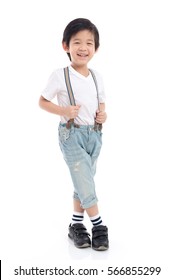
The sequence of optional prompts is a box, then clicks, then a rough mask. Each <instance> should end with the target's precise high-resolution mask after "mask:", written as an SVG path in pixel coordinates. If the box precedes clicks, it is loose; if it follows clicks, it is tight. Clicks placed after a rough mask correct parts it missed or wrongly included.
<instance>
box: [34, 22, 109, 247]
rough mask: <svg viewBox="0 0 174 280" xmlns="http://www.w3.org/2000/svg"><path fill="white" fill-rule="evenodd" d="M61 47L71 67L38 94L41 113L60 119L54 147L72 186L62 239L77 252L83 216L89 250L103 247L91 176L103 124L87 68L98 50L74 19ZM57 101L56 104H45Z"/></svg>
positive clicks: (98, 88)
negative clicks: (69, 212) (88, 223)
mask: <svg viewBox="0 0 174 280" xmlns="http://www.w3.org/2000/svg"><path fill="white" fill-rule="evenodd" d="M62 46H63V49H64V50H65V52H66V53H67V55H68V57H69V59H70V61H71V65H70V66H69V67H67V68H66V71H65V69H57V70H56V71H54V72H53V73H52V75H51V76H50V79H49V81H48V84H47V87H46V88H45V90H44V91H43V92H42V95H41V97H40V100H39V105H40V107H41V108H42V109H44V110H46V111H48V112H50V113H54V114H57V115H59V116H60V119H61V121H60V124H59V145H60V148H61V151H62V154H63V157H64V159H65V161H66V163H67V165H68V167H69V171H70V174H71V178H72V182H73V185H74V197H73V204H74V212H73V215H72V222H71V223H70V225H69V233H68V236H69V237H70V238H71V239H72V240H73V242H74V245H75V246H76V247H78V248H86V247H89V246H91V240H90V237H89V233H88V232H87V229H86V227H85V226H84V224H83V218H84V211H86V212H87V214H88V216H89V218H90V220H91V222H92V225H93V228H92V248H93V249H95V250H99V251H103V250H107V249H108V247H109V241H108V228H107V227H106V226H105V225H103V222H102V219H101V217H100V215H99V210H98V205H97V196H96V192H95V183H94V175H95V172H96V163H97V158H98V156H99V154H100V150H101V146H102V139H101V137H102V132H101V129H102V124H103V123H104V122H105V121H106V118H107V116H106V112H105V103H104V102H105V94H104V88H103V82H102V78H101V76H100V75H99V73H97V72H96V71H92V70H90V69H88V62H89V61H90V60H91V59H92V57H93V56H94V54H95V52H96V51H97V50H98V48H99V33H98V30H97V28H96V26H95V25H94V24H93V23H92V22H90V21H89V20H88V19H84V18H77V19H75V20H73V21H71V22H70V23H69V24H68V25H67V27H66V28H65V30H64V33H63V40H62ZM55 96H57V100H58V105H57V104H54V103H53V102H51V100H52V99H53V98H54V97H55Z"/></svg>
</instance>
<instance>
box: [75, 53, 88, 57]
mask: <svg viewBox="0 0 174 280" xmlns="http://www.w3.org/2000/svg"><path fill="white" fill-rule="evenodd" d="M77 55H78V56H80V57H87V56H88V55H87V54H83V53H78V54H77Z"/></svg>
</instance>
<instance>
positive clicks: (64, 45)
mask: <svg viewBox="0 0 174 280" xmlns="http://www.w3.org/2000/svg"><path fill="white" fill-rule="evenodd" d="M62 47H63V49H64V51H66V52H68V51H69V47H68V46H67V44H66V43H65V42H63V43H62Z"/></svg>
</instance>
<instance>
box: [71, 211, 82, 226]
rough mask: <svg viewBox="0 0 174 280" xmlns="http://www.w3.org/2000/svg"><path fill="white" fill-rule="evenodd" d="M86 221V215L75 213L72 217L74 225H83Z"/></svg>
mask: <svg viewBox="0 0 174 280" xmlns="http://www.w3.org/2000/svg"><path fill="white" fill-rule="evenodd" d="M83 219H84V213H81V212H74V213H73V216H72V224H75V223H82V222H83Z"/></svg>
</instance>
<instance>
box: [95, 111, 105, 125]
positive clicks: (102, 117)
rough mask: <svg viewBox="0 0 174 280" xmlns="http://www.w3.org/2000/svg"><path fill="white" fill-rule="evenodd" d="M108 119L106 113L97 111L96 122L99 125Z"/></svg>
mask: <svg viewBox="0 0 174 280" xmlns="http://www.w3.org/2000/svg"><path fill="white" fill-rule="evenodd" d="M106 119H107V114H106V112H105V111H97V112H96V119H95V120H96V122H97V123H104V122H105V121H106Z"/></svg>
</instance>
